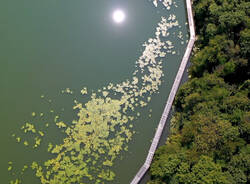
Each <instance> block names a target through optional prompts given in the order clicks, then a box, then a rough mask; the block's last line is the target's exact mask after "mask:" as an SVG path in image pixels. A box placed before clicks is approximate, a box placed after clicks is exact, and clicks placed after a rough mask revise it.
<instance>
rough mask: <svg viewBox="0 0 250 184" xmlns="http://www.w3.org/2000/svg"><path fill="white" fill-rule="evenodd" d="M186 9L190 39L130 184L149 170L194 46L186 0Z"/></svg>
mask: <svg viewBox="0 0 250 184" xmlns="http://www.w3.org/2000/svg"><path fill="white" fill-rule="evenodd" d="M186 8H187V14H188V24H189V32H190V39H189V42H188V45H187V48H186V51H185V54H184V56H183V58H182V61H181V65H180V67H179V70H178V73H177V75H176V77H175V81H174V84H173V86H172V89H171V92H170V94H169V97H168V100H167V103H166V106H165V108H164V111H163V113H162V116H161V119H160V122H159V124H158V127H157V130H156V132H155V136H154V139H153V141H152V144H151V146H150V149H149V151H148V156H147V158H146V160H145V162H144V164H143V165H142V167H141V168H140V170H139V171H138V172H137V174H136V175H135V177H134V179H133V180H132V181H131V183H130V184H137V183H139V181H140V180H141V179H142V177H143V176H144V175H145V173H146V172H147V170H148V169H149V167H150V165H151V162H152V160H153V157H154V154H155V151H156V148H157V146H158V143H159V141H160V138H161V135H162V131H163V129H164V126H165V123H166V120H167V118H168V115H169V112H170V110H171V107H172V104H173V101H174V98H175V95H176V92H177V90H178V88H179V85H180V82H181V79H182V76H183V73H184V71H185V68H186V65H187V63H188V60H189V57H190V55H191V52H192V49H193V46H194V42H195V28H194V19H193V13H192V5H191V0H186Z"/></svg>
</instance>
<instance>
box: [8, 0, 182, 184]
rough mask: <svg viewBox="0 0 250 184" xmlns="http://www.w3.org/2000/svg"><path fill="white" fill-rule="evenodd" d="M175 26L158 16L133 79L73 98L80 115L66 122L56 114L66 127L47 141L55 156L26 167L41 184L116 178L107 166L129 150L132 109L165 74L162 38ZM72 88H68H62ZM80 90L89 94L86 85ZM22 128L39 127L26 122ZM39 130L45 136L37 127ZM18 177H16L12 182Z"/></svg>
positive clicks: (169, 48)
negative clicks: (58, 141) (80, 99)
mask: <svg viewBox="0 0 250 184" xmlns="http://www.w3.org/2000/svg"><path fill="white" fill-rule="evenodd" d="M164 2H165V1H164ZM176 26H178V21H177V20H176V17H175V16H174V15H170V16H169V18H168V19H167V18H165V17H162V18H161V21H160V23H159V24H158V26H157V28H156V32H155V37H154V38H150V39H149V40H148V41H147V42H145V43H144V44H143V46H144V48H145V49H144V51H143V53H142V56H141V57H139V59H138V60H137V62H136V68H137V69H136V70H135V72H134V73H133V76H132V80H126V81H124V82H122V83H120V84H116V85H115V84H113V83H110V84H109V85H108V86H105V87H103V89H102V90H99V91H98V94H97V93H94V92H93V93H92V94H91V95H90V100H89V101H88V102H87V103H85V104H82V103H79V102H77V101H75V106H74V107H73V108H74V109H75V110H77V112H78V114H77V116H78V117H77V120H74V121H72V123H71V124H70V125H67V124H66V123H64V122H63V121H60V122H57V120H58V119H59V116H55V119H54V121H55V124H56V125H57V126H58V128H62V129H64V133H65V135H66V136H65V138H64V139H63V141H62V143H61V144H58V145H52V144H51V143H49V145H48V152H50V153H51V154H53V155H54V157H53V158H52V159H49V160H47V161H45V162H44V164H43V165H39V164H38V163H37V162H33V163H32V164H31V166H30V167H31V168H32V169H33V170H34V171H35V174H36V176H37V177H38V178H39V179H40V181H41V183H42V184H59V183H63V184H67V183H68V184H70V183H79V184H87V183H95V184H99V183H106V182H107V181H112V180H113V179H114V178H115V173H114V172H113V171H112V170H111V167H112V165H113V162H114V160H115V159H116V158H117V157H118V156H119V154H120V153H121V151H123V150H125V151H126V150H128V146H127V143H128V142H129V141H130V140H131V139H132V136H133V134H134V131H133V130H132V128H133V120H134V118H135V117H136V116H140V113H139V112H134V113H131V111H132V112H133V111H135V109H136V108H137V107H138V108H139V107H141V108H143V107H145V106H147V104H148V102H150V101H151V97H150V96H149V95H152V94H154V93H156V92H158V90H159V86H160V85H161V82H162V81H161V78H162V76H163V71H162V61H161V58H164V57H165V56H166V54H168V53H169V54H172V53H173V52H174V51H173V49H174V46H173V45H172V42H170V41H166V40H164V39H166V38H167V37H168V36H169V34H168V29H170V28H172V27H176ZM71 92H72V91H71V90H70V89H68V88H66V93H71ZM81 94H82V95H88V92H87V87H84V88H83V89H82V90H81ZM111 96H112V98H111ZM114 96H115V97H116V98H114ZM151 111H152V110H150V112H151ZM133 114H134V115H133ZM46 126H47V124H46ZM23 129H24V131H25V132H28V131H31V132H33V133H36V132H37V131H36V130H35V128H34V126H31V125H30V124H27V123H26V124H25V126H24V128H23ZM38 134H39V135H40V137H43V136H44V133H43V132H41V131H38ZM40 137H36V138H35V145H34V147H37V146H39V145H40V143H41V138H40ZM16 181H17V182H19V181H20V180H13V181H11V182H12V183H14V182H16Z"/></svg>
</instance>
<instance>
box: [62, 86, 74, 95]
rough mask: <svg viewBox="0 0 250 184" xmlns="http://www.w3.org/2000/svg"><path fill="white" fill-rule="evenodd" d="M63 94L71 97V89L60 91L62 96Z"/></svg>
mask: <svg viewBox="0 0 250 184" xmlns="http://www.w3.org/2000/svg"><path fill="white" fill-rule="evenodd" d="M64 93H65V94H70V95H72V94H73V91H72V90H71V89H69V88H66V89H64V90H62V94H64Z"/></svg>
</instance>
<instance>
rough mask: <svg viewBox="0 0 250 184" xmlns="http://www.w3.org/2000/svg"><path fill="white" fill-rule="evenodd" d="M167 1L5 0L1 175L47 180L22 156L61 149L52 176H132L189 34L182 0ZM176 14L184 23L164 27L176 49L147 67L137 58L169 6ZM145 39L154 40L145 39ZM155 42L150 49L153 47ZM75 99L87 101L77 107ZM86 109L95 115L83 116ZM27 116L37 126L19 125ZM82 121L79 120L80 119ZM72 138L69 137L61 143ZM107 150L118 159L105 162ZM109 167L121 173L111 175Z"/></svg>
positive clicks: (122, 183)
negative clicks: (119, 18)
mask: <svg viewBox="0 0 250 184" xmlns="http://www.w3.org/2000/svg"><path fill="white" fill-rule="evenodd" d="M170 7H171V9H170V10H167V9H166V7H164V6H163V5H162V4H161V3H160V2H159V4H158V7H157V8H156V7H155V6H154V4H153V2H152V1H148V0H136V1H135V0H126V1H125V0H102V1H100V0H74V1H68V0H43V1H34V0H23V1H18V0H1V1H0V50H1V54H0V122H1V125H2V126H1V129H0V141H1V149H0V150H1V151H0V153H1V157H0V173H1V174H0V175H1V183H9V182H10V181H11V180H15V179H16V178H19V179H21V180H22V183H25V184H38V183H41V182H40V179H39V178H37V177H35V172H34V171H32V170H31V169H30V168H28V169H25V172H23V173H22V169H23V167H24V165H27V166H30V165H31V164H32V162H34V161H35V162H37V163H38V164H39V165H41V166H42V165H43V163H44V162H45V161H47V160H50V159H53V158H58V155H60V154H61V155H62V158H61V160H60V159H59V160H57V161H58V163H59V165H60V166H59V167H60V168H59V169H58V168H57V170H56V169H55V168H54V169H55V170H54V173H53V172H52V171H51V170H50V169H48V171H50V172H51V173H53V174H52V175H51V176H50V179H48V180H47V181H50V183H53V182H52V180H53V177H54V176H58V177H61V176H65V175H66V176H69V177H72V178H73V177H75V175H79V176H81V175H82V176H84V177H83V179H82V180H81V181H82V182H83V183H116V184H126V183H129V182H130V181H131V180H132V178H133V176H134V175H135V174H136V172H137V171H138V169H139V168H140V166H141V165H142V164H143V162H144V160H145V158H146V155H147V151H148V149H149V147H150V144H151V142H150V141H151V139H152V138H153V135H154V133H155V129H156V127H157V124H158V122H159V119H160V116H161V113H162V111H163V108H164V104H165V102H166V100H167V97H168V94H169V92H170V89H171V86H172V83H173V81H174V78H175V75H176V73H177V70H178V67H179V65H180V62H181V58H182V56H183V54H184V51H185V47H186V40H187V39H188V36H187V34H188V29H187V24H186V21H187V20H186V10H185V1H182V0H181V1H173V3H172V4H171V5H170ZM117 9H119V10H123V11H124V14H125V20H124V21H123V22H122V23H116V22H115V21H114V20H113V17H112V14H113V12H114V11H115V10H117ZM170 15H171V17H172V18H171V20H168V22H170V21H172V22H176V20H178V25H174V26H173V27H172V28H171V26H170V27H169V28H168V32H169V35H168V36H167V37H166V38H162V37H164V36H162V35H160V39H161V40H163V41H162V42H164V43H168V45H167V46H168V47H169V48H167V49H166V51H169V53H167V55H166V56H161V57H157V58H156V64H154V62H151V61H150V62H149V63H148V64H147V65H146V66H145V67H149V68H146V69H145V70H146V71H144V69H143V66H142V65H144V64H142V63H141V62H138V60H140V59H139V58H140V56H142V55H143V51H144V50H145V48H149V50H150V43H153V42H154V41H152V40H151V41H150V40H149V38H153V39H154V38H156V37H157V36H156V35H155V34H157V33H156V27H157V26H158V25H157V24H158V23H159V22H161V21H163V23H162V24H163V25H165V24H164V20H163V19H162V16H163V17H166V18H169V16H170ZM173 15H175V16H176V18H175V17H174V18H173ZM168 26H169V25H168ZM158 27H159V26H158ZM163 27H164V26H163ZM162 29H164V28H162ZM168 40H170V41H171V43H169V42H167V41H168ZM148 41H149V42H148ZM145 42H147V46H148V47H147V46H145V45H144V46H143V44H144V43H145ZM172 45H173V46H174V47H173V48H172V47H171V46H172ZM161 46H162V48H161V50H164V49H163V45H161ZM161 46H160V47H161ZM154 49H155V48H154ZM149 50H148V52H150V51H149ZM166 51H162V52H166ZM148 52H144V54H146V56H147V57H149V55H150V53H149V54H148ZM158 54H159V53H158ZM150 57H151V58H152V56H150ZM144 59H145V58H144ZM160 60H162V64H161V63H160ZM161 66H162V68H161ZM143 72H144V73H143ZM161 72H163V73H161ZM151 74H152V75H151ZM163 74H164V75H163ZM158 75H160V77H159V76H158ZM143 76H144V77H143ZM145 76H146V77H145ZM143 80H144V82H143ZM127 81H129V82H128V83H129V84H126V83H127ZM145 81H146V82H145ZM150 81H151V83H150ZM111 83H112V84H113V86H114V87H111ZM148 84H151V86H154V85H155V86H156V87H155V88H154V89H153V88H151V87H148V86H147V85H148ZM67 88H69V89H67ZM85 88H86V89H87V90H83V91H82V93H83V94H84V93H85V92H86V91H87V94H84V95H83V94H81V90H82V89H85ZM71 93H72V94H71ZM93 93H95V94H96V95H93ZM134 94H137V95H134ZM91 96H92V98H91ZM108 99H109V100H108ZM126 100H127V101H128V103H127V101H126ZM134 101H135V102H134ZM88 102H89V103H88ZM90 102H91V103H90ZM86 103H88V104H89V108H87V107H85V104H86ZM102 103H103V104H102ZM76 104H78V105H79V104H82V106H83V107H80V108H78V109H73V106H75V105H76ZM100 104H101V105H100ZM87 106H88V105H87ZM99 107H100V108H99ZM126 107H128V110H127V109H126ZM132 109H133V110H132ZM79 111H80V112H81V114H80V116H81V115H84V118H86V119H89V118H90V120H86V119H85V120H80V119H81V118H82V117H81V118H79V116H77V113H78V112H79ZM90 111H91V112H90ZM99 117H100V118H99ZM91 118H92V119H91ZM119 118H120V119H119ZM73 120H75V122H76V123H72V121H73ZM120 121H123V123H120ZM27 122H28V123H29V125H34V126H35V131H36V132H35V133H34V132H33V133H32V131H34V129H32V128H30V129H29V128H28V126H29V125H27V127H26V126H25V127H23V129H21V127H22V126H23V125H25V123H27ZM56 122H57V123H58V122H64V124H61V125H60V124H57V125H56ZM83 122H84V123H83ZM93 122H95V123H93ZM102 122H106V124H105V125H103V124H102ZM80 123H82V127H77V125H79V124H80ZM64 125H65V126H67V127H69V132H68V133H65V132H67V131H66V130H67V127H66V128H64V127H63V126H64ZM58 126H59V127H60V126H62V127H61V128H58ZM86 127H88V129H90V130H86V129H87V128H86ZM112 129H113V130H112ZM24 131H26V132H27V133H25V132H24ZM38 131H40V132H38ZM81 132H82V133H81ZM106 133H107V134H108V135H106ZM43 134H44V135H43ZM103 134H105V135H103ZM132 134H133V135H132ZM83 135H84V136H83ZM99 135H101V136H99ZM130 135H132V138H131V139H130V138H128V137H130ZM105 137H106V138H107V140H108V141H107V140H105V139H104V138H105ZM126 138H128V142H127V140H126ZM65 139H66V140H67V141H69V142H67V143H63V140H65ZM86 139H88V141H87V140H86ZM36 140H37V143H35V141H36ZM40 140H41V142H40V143H39V141H40ZM125 140H126V141H125ZM26 141H27V142H26ZM77 141H79V142H80V143H79V149H75V150H74V151H72V149H70V148H69V147H70V146H75V145H76V142H77ZM116 141H117V142H119V141H120V142H119V143H114V142H116ZM26 143H27V144H28V145H26V146H25V144H26ZM49 143H52V144H53V145H54V146H55V145H63V146H62V150H61V151H59V153H50V152H48V145H49ZM36 144H37V145H36ZM88 144H90V145H91V147H90V148H87V145H88ZM35 145H36V146H35ZM69 145H70V146H69ZM95 146H96V148H95ZM53 148H54V147H53ZM53 148H52V149H53ZM114 149H116V151H114ZM65 150H67V151H65ZM77 150H78V151H77ZM81 150H82V151H81ZM100 150H101V151H100ZM110 150H113V151H110ZM126 150H127V151H126ZM102 151H103V153H102ZM76 152H77V153H76ZM78 152H79V153H81V154H79V153H78ZM109 153H110V155H108V154H109ZM69 155H71V156H69ZM72 155H75V156H76V155H77V156H78V157H73V156H72ZM79 155H84V156H83V158H82V157H80V156H79ZM97 155H99V156H98V158H97ZM69 157H70V159H71V160H70V162H66V160H67V159H68V158H69ZM88 157H89V158H88ZM79 158H81V159H82V160H84V162H83V163H82V162H81V161H79ZM74 159H76V160H75V161H74ZM88 159H89V161H88ZM106 159H109V160H112V161H111V162H112V164H110V162H108V163H106V164H103V162H104V161H106ZM62 160H63V161H62ZM8 162H9V163H8ZM53 163H54V164H55V165H56V164H57V163H56V161H55V160H54V161H53ZM70 163H75V164H70ZM63 164H64V165H65V166H67V167H69V166H71V169H70V170H71V171H74V169H75V168H79V165H81V164H86V165H85V166H84V168H87V170H88V172H89V174H86V170H85V173H82V174H75V175H74V173H73V174H72V173H70V171H67V172H66V171H65V170H67V168H66V169H65V168H63V167H62V165H63ZM111 165H112V166H111ZM8 168H9V171H8ZM43 168H44V167H43ZM109 169H110V170H109ZM52 170H53V169H52ZM111 171H112V172H111ZM75 173H76V172H75ZM101 173H102V174H101ZM107 173H108V174H107ZM111 173H114V174H115V175H116V176H115V177H114V178H112V175H113V174H111ZM43 174H45V171H44V172H43ZM87 175H89V176H87ZM101 175H106V176H105V177H103V176H101ZM51 178H52V179H51ZM91 178H92V180H91ZM107 178H112V179H107ZM108 180H112V181H108ZM53 181H54V182H55V183H56V181H57V182H58V181H64V182H65V181H67V182H68V183H70V182H69V180H59V179H58V180H55V179H54V180H53ZM72 181H73V180H72ZM72 181H71V183H73V182H72ZM67 182H65V183H67ZM75 183H79V181H78V182H75Z"/></svg>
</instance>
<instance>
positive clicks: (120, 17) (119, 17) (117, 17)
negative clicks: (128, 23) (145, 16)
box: [113, 10, 126, 24]
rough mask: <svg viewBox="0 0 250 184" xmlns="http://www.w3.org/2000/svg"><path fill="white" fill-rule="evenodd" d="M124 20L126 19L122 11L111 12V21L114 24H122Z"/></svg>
mask: <svg viewBox="0 0 250 184" xmlns="http://www.w3.org/2000/svg"><path fill="white" fill-rule="evenodd" d="M125 18H126V15H125V13H124V12H123V11H122V10H115V11H114V12H113V20H114V22H115V23H118V24H120V23H122V22H124V20H125Z"/></svg>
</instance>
